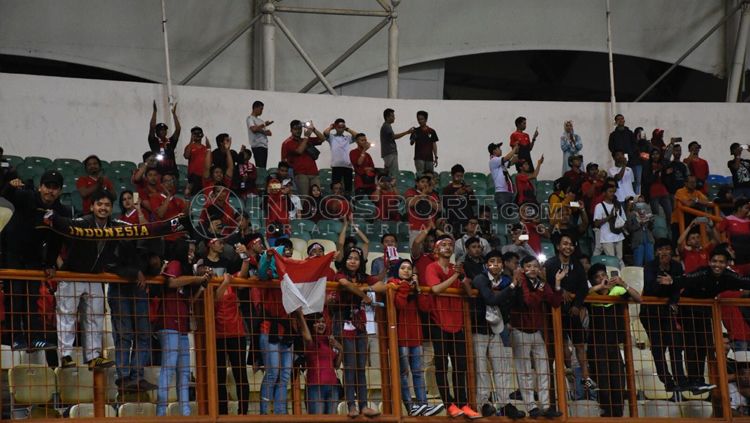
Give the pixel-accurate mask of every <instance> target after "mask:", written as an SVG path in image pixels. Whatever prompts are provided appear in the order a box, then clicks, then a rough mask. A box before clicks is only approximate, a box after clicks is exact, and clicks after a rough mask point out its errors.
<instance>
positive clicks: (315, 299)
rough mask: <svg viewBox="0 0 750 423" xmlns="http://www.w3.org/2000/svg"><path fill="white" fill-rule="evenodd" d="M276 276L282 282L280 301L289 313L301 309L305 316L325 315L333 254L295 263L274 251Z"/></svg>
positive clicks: (295, 261)
mask: <svg viewBox="0 0 750 423" xmlns="http://www.w3.org/2000/svg"><path fill="white" fill-rule="evenodd" d="M273 255H274V258H275V261H276V272H277V273H278V275H279V278H280V279H281V301H282V303H283V304H284V310H286V312H287V313H290V314H291V313H293V312H294V311H295V310H297V309H299V308H302V313H303V314H305V315H307V314H312V313H322V312H323V306H324V305H325V299H326V282H327V281H326V276H325V275H326V273H327V272H328V268H329V267H330V266H331V261H332V260H333V255H334V252H330V253H328V254H326V255H324V256H322V257H312V258H307V259H305V260H294V259H288V258H285V257H282V256H281V255H279V253H278V252H277V251H276V250H273Z"/></svg>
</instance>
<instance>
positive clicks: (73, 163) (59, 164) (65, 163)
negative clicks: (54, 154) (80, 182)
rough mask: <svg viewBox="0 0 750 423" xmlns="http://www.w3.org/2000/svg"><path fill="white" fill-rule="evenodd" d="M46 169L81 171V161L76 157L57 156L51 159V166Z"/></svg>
mask: <svg viewBox="0 0 750 423" xmlns="http://www.w3.org/2000/svg"><path fill="white" fill-rule="evenodd" d="M48 169H59V170H60V171H63V170H68V171H69V172H73V173H80V172H83V163H81V161H80V160H78V159H64V158H57V159H55V160H53V161H52V166H51V167H49V168H48Z"/></svg>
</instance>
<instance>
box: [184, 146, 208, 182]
mask: <svg viewBox="0 0 750 423" xmlns="http://www.w3.org/2000/svg"><path fill="white" fill-rule="evenodd" d="M188 151H189V152H190V160H188V175H196V176H200V177H202V176H203V170H204V169H205V168H206V154H208V147H206V146H205V145H203V144H201V143H199V142H192V143H190V144H188Z"/></svg>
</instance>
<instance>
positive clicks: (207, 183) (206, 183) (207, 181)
mask: <svg viewBox="0 0 750 423" xmlns="http://www.w3.org/2000/svg"><path fill="white" fill-rule="evenodd" d="M221 183H222V184H223V185H224V186H225V187H227V188H231V187H232V178H230V177H228V176H224V179H222V180H221ZM214 185H216V182H214V178H203V189H204V190H205V189H208V188H213V187H214Z"/></svg>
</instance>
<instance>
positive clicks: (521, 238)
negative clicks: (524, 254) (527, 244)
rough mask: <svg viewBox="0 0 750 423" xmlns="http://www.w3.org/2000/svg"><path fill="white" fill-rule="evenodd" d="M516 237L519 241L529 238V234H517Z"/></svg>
mask: <svg viewBox="0 0 750 423" xmlns="http://www.w3.org/2000/svg"><path fill="white" fill-rule="evenodd" d="M518 239H519V240H521V241H528V240H529V234H521V235H518Z"/></svg>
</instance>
